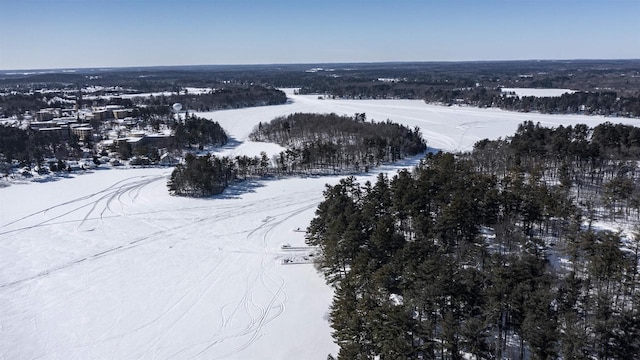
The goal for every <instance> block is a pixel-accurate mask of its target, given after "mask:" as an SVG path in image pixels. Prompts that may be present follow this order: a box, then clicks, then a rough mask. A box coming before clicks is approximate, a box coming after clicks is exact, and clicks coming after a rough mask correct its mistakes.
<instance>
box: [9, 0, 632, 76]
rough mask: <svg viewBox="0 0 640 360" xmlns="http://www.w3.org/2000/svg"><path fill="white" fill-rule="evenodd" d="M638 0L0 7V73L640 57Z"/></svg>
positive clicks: (55, 1) (73, 2)
mask: <svg viewBox="0 0 640 360" xmlns="http://www.w3.org/2000/svg"><path fill="white" fill-rule="evenodd" d="M639 19H640V0H598V1H595V0H529V1H524V0H522V1H521V0H482V1H480V0H449V1H445V0H388V1H381V0H341V1H339V0H315V1H308V0H272V1H267V0H263V1H257V0H0V69H2V70H13V69H63V68H88V67H126V66H164V65H167V66H170V65H219V64H290V63H332V62H384V61H473V60H530V59H640V20H639Z"/></svg>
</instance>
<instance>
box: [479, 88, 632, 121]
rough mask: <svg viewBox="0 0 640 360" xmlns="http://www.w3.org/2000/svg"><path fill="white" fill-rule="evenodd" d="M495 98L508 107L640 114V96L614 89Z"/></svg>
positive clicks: (541, 111)
mask: <svg viewBox="0 0 640 360" xmlns="http://www.w3.org/2000/svg"><path fill="white" fill-rule="evenodd" d="M491 100H492V105H493V106H497V107H499V108H501V109H505V110H515V111H525V112H529V111H536V112H540V113H545V114H576V113H584V114H588V115H605V116H610V115H615V116H623V117H640V95H637V96H627V97H624V96H618V94H617V93H616V92H614V91H605V92H575V93H571V94H569V93H566V94H562V95H561V96H558V97H535V96H523V97H517V96H498V97H494V98H492V99H491Z"/></svg>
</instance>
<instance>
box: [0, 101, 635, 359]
mask: <svg viewBox="0 0 640 360" xmlns="http://www.w3.org/2000/svg"><path fill="white" fill-rule="evenodd" d="M288 94H289V96H290V98H291V99H292V101H291V103H289V104H286V105H279V106H270V107H260V108H249V109H239V110H228V111H218V112H211V113H199V114H198V115H200V116H206V117H208V118H211V119H214V120H216V121H218V122H219V123H220V124H221V125H222V126H223V127H224V128H225V129H226V130H227V131H228V133H229V134H230V136H231V138H232V141H231V142H230V144H229V145H228V146H226V147H225V148H224V149H222V150H221V151H220V153H221V154H228V155H239V154H249V155H257V154H259V152H260V151H261V150H263V149H264V150H266V151H268V153H274V152H277V151H278V149H279V147H277V146H275V145H273V144H262V143H252V142H248V141H246V138H247V135H248V134H249V132H250V131H251V130H252V129H253V127H254V126H256V125H257V124H258V123H259V122H260V121H262V122H266V121H269V120H271V119H272V118H273V117H275V116H280V115H286V114H290V113H294V112H321V113H328V112H335V113H339V114H348V115H353V114H354V113H356V112H358V113H362V112H364V113H366V115H367V118H368V119H369V120H371V119H375V120H376V121H384V120H386V119H387V118H388V119H390V120H392V121H396V122H400V123H403V124H406V125H410V126H412V127H413V126H418V127H420V129H421V130H422V132H423V134H424V135H425V138H426V139H427V141H428V145H429V146H430V147H432V148H439V149H443V150H466V149H470V148H471V147H472V146H473V143H475V141H477V140H479V139H482V138H485V137H489V138H497V137H499V136H503V137H504V136H507V135H511V134H513V132H514V131H515V129H516V127H517V125H518V124H519V123H521V122H522V121H525V120H532V121H534V122H538V121H539V122H541V123H542V124H543V125H548V126H555V125H558V124H574V123H578V122H580V123H586V124H588V125H590V126H593V125H595V124H597V123H600V122H603V121H622V122H625V123H629V124H633V125H636V126H640V120H638V119H608V118H602V117H586V116H553V115H540V114H524V113H511V112H505V111H501V110H493V109H489V110H486V109H475V108H469V107H440V106H433V105H426V104H424V102H421V101H410V100H363V101H356V100H319V99H317V97H316V96H295V95H293V94H292V91H291V90H288ZM418 158H419V157H416V158H413V159H409V160H405V161H403V162H402V163H401V164H396V165H393V166H386V167H383V168H382V169H379V170H377V171H387V172H390V173H393V172H395V171H396V170H397V169H398V168H400V167H406V166H412V165H413V164H415V163H416V162H417V160H418ZM169 173H170V169H160V168H150V169H122V170H120V169H108V170H95V171H93V172H92V173H89V174H84V175H79V176H73V177H71V178H69V179H62V180H59V181H50V182H43V183H37V184H36V183H32V184H14V185H12V186H9V187H5V188H0V262H2V266H1V267H0V358H2V359H97V358H100V359H103V358H104V359H155V358H157V359H325V358H326V356H327V354H328V353H330V352H331V353H334V354H335V352H336V346H335V344H333V341H332V339H331V329H330V327H329V324H328V322H327V314H328V307H329V304H330V301H331V297H332V290H331V288H329V287H328V286H327V285H326V284H325V283H324V280H323V278H322V277H321V275H320V274H318V273H317V271H316V270H315V269H314V268H313V266H312V265H309V264H297V265H282V260H283V259H286V258H288V257H291V256H292V252H294V253H295V252H299V253H297V254H299V255H300V256H302V257H303V256H304V255H305V249H294V250H292V249H283V248H282V245H283V244H285V243H286V244H290V246H291V247H292V248H298V247H304V233H301V232H298V231H294V230H295V229H298V228H302V229H304V228H305V227H306V226H307V224H308V222H309V221H310V220H311V218H312V217H313V214H314V210H315V208H316V206H317V205H318V203H319V202H320V201H322V190H323V189H324V185H325V184H326V183H331V184H333V183H336V182H337V181H338V180H339V178H338V177H308V178H285V179H277V180H275V179H273V180H264V181H257V182H249V183H244V184H241V185H235V186H232V187H231V188H229V189H227V191H225V193H224V194H223V195H220V196H217V197H213V198H208V199H190V198H179V197H172V196H169V194H168V192H167V188H166V178H167V176H168V174H169ZM375 175H376V173H375V172H374V173H371V174H366V175H362V176H360V181H365V180H374V178H375Z"/></svg>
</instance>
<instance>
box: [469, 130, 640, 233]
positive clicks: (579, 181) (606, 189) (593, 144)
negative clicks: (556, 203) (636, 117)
mask: <svg viewBox="0 0 640 360" xmlns="http://www.w3.org/2000/svg"><path fill="white" fill-rule="evenodd" d="M462 156H463V157H465V158H468V159H469V160H471V161H472V162H473V164H474V166H475V168H476V169H477V170H478V171H480V172H483V173H490V174H496V175H497V176H500V177H503V176H505V175H506V174H507V173H508V172H509V171H511V170H513V169H518V171H520V172H523V173H526V174H528V176H535V177H540V178H542V179H544V180H545V181H546V182H548V183H550V184H557V185H558V186H559V187H560V188H562V189H563V190H564V191H565V192H566V193H567V194H568V195H571V196H572V197H573V198H574V199H575V202H576V203H578V204H580V205H581V206H582V207H583V208H584V209H585V212H586V213H587V214H588V216H589V218H590V219H591V221H594V220H595V219H597V218H605V219H611V220H615V219H617V220H624V221H638V220H639V219H640V185H639V184H640V169H638V159H639V158H640V128H638V127H634V126H630V125H623V124H612V123H609V122H606V123H603V124H600V125H598V126H596V127H594V128H589V127H588V126H586V125H584V124H576V125H574V126H567V127H564V126H559V127H557V128H546V127H543V126H540V124H539V123H538V124H534V123H532V122H531V121H528V122H525V123H523V124H521V125H519V126H518V130H517V131H516V133H515V134H514V136H513V137H511V138H509V139H506V140H494V141H489V140H483V141H480V142H478V143H476V144H475V146H474V151H473V152H472V153H469V154H463V155H462Z"/></svg>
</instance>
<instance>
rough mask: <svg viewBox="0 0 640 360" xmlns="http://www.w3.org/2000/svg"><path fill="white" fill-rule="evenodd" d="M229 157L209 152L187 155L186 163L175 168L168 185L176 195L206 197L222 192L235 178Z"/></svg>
mask: <svg viewBox="0 0 640 360" xmlns="http://www.w3.org/2000/svg"><path fill="white" fill-rule="evenodd" d="M233 169H234V166H233V163H232V162H231V161H230V159H229V158H227V157H223V158H218V157H216V156H213V155H210V154H207V155H204V156H194V155H193V154H191V153H189V154H187V155H186V156H185V163H184V164H178V165H176V167H175V168H174V169H173V172H172V173H171V176H170V178H169V181H168V182H167V187H168V188H169V191H170V192H171V193H172V194H174V195H179V196H191V197H205V196H211V195H216V194H220V193H222V192H223V191H224V189H226V188H227V186H228V185H229V182H230V181H232V180H233V179H234V178H235V174H234V171H233Z"/></svg>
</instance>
